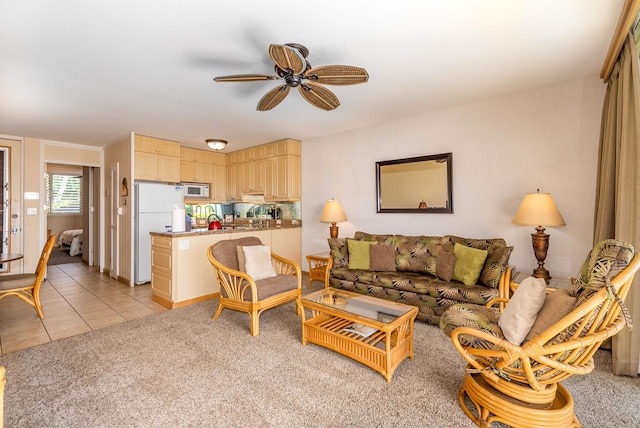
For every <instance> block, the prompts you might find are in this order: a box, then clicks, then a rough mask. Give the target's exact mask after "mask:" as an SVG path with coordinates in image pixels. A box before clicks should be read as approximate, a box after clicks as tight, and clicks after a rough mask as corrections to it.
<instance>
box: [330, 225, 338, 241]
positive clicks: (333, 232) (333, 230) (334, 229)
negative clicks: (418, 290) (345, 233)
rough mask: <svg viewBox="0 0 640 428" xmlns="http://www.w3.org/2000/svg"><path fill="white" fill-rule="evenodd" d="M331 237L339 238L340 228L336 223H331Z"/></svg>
mask: <svg viewBox="0 0 640 428" xmlns="http://www.w3.org/2000/svg"><path fill="white" fill-rule="evenodd" d="M329 236H330V237H332V238H337V237H338V226H336V224H335V223H331V226H329Z"/></svg>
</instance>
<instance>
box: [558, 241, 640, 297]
mask: <svg viewBox="0 0 640 428" xmlns="http://www.w3.org/2000/svg"><path fill="white" fill-rule="evenodd" d="M633 254H634V249H633V246H632V245H631V244H629V243H626V242H623V241H619V240H616V239H605V240H603V241H600V242H598V243H597V244H596V245H595V246H594V247H593V249H592V250H591V251H590V252H589V254H588V255H587V259H586V260H585V262H584V263H583V265H582V267H581V268H580V272H579V273H578V276H577V278H576V280H575V281H574V283H573V284H572V286H571V287H570V288H569V294H570V295H572V296H574V297H578V299H579V301H578V303H577V304H578V305H579V304H580V303H582V302H583V301H584V300H586V299H588V298H589V297H591V295H593V294H594V293H596V292H597V291H598V290H599V289H601V288H602V287H603V286H604V285H605V282H606V279H607V278H608V279H611V278H613V277H614V276H616V275H617V274H618V273H620V272H621V271H622V270H623V269H624V268H625V267H627V266H628V265H629V263H630V262H631V259H632V258H633Z"/></svg>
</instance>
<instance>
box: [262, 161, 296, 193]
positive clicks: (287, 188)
mask: <svg viewBox="0 0 640 428" xmlns="http://www.w3.org/2000/svg"><path fill="white" fill-rule="evenodd" d="M301 175H302V158H301V157H300V156H293V155H285V156H276V157H272V158H268V159H266V165H265V191H264V198H265V200H267V201H287V200H300V199H301V198H302V180H301Z"/></svg>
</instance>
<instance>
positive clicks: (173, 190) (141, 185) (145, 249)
mask: <svg viewBox="0 0 640 428" xmlns="http://www.w3.org/2000/svg"><path fill="white" fill-rule="evenodd" d="M135 204H136V206H135V211H134V216H135V218H134V224H135V231H134V233H135V235H134V236H135V243H134V247H135V249H134V257H135V261H134V282H135V283H136V284H144V283H145V282H150V281H151V236H150V235H149V232H165V231H166V229H165V227H166V226H169V225H171V210H173V209H174V208H184V203H183V196H182V186H176V185H169V184H165V183H148V182H136V183H135Z"/></svg>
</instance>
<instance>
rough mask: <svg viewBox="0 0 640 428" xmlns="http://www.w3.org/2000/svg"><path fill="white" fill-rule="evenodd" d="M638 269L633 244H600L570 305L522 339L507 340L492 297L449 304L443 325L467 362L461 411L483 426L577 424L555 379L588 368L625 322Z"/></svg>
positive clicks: (571, 406)
mask: <svg viewBox="0 0 640 428" xmlns="http://www.w3.org/2000/svg"><path fill="white" fill-rule="evenodd" d="M638 268H640V256H638V255H637V254H636V255H635V256H634V251H633V248H632V247H631V245H629V244H625V243H622V242H620V241H615V240H606V241H603V242H601V243H599V244H597V245H596V247H594V249H593V250H592V251H591V252H590V253H589V256H588V257H587V260H586V261H585V264H584V265H583V268H582V269H581V271H580V274H579V276H578V278H577V280H576V281H574V285H573V286H572V287H571V289H570V290H569V291H568V294H570V295H573V296H574V297H575V298H576V302H575V305H574V306H571V307H569V308H568V310H567V311H568V314H567V315H566V316H564V317H563V318H561V319H560V320H559V321H557V322H555V323H554V324H553V325H551V326H550V327H548V328H547V329H546V330H544V331H543V332H542V333H539V334H537V335H535V336H533V337H529V338H528V339H525V341H524V342H523V343H522V344H521V345H519V346H518V345H514V344H512V343H510V342H509V341H507V340H506V339H505V338H504V335H503V334H502V331H501V329H500V327H499V326H498V325H497V322H498V320H499V319H500V314H501V310H498V309H493V310H492V309H489V307H490V306H491V305H492V303H495V300H494V301H493V302H489V303H488V304H487V308H483V307H479V308H477V309H473V308H471V307H470V306H469V305H463V306H462V307H457V308H456V306H453V307H452V308H450V309H449V310H447V311H446V312H445V314H443V317H442V319H441V324H440V327H441V328H442V329H443V331H444V332H445V333H448V334H450V336H451V339H452V341H453V344H454V346H455V348H456V350H457V351H458V352H459V353H460V355H462V357H463V358H464V359H465V360H466V361H467V373H466V375H465V378H464V383H463V385H462V387H461V389H460V392H459V393H458V402H459V404H460V407H461V408H462V410H463V411H464V412H465V414H466V415H467V416H468V417H469V418H470V419H471V420H472V421H473V422H474V423H476V424H477V425H478V426H481V427H489V426H490V425H491V424H492V423H493V422H500V423H504V424H507V425H509V426H513V427H531V426H544V427H569V426H572V427H579V426H580V423H579V422H578V419H577V418H576V416H575V413H574V403H573V398H572V397H571V394H570V393H569V391H568V390H567V389H566V388H565V387H564V386H562V384H560V383H559V382H561V381H562V380H564V379H566V378H568V377H569V376H571V375H574V374H587V373H590V372H591V371H592V370H593V368H594V363H593V358H592V357H593V355H594V353H595V352H596V351H597V349H598V348H599V347H600V345H601V344H602V342H603V341H604V340H606V339H607V338H609V337H612V336H614V335H615V334H616V333H618V332H619V331H620V330H621V329H622V328H623V327H624V326H625V324H630V322H631V320H630V319H629V317H628V313H627V312H626V308H625V307H624V299H625V297H626V296H627V293H628V291H629V288H630V287H631V283H632V281H633V278H634V275H635V273H636V271H637V270H638ZM497 300H500V299H497ZM543 308H544V307H543ZM466 398H468V399H469V400H470V402H471V403H473V405H474V406H475V412H474V411H472V410H473V409H470V408H469V407H468V405H467V404H468V401H467V400H466Z"/></svg>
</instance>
